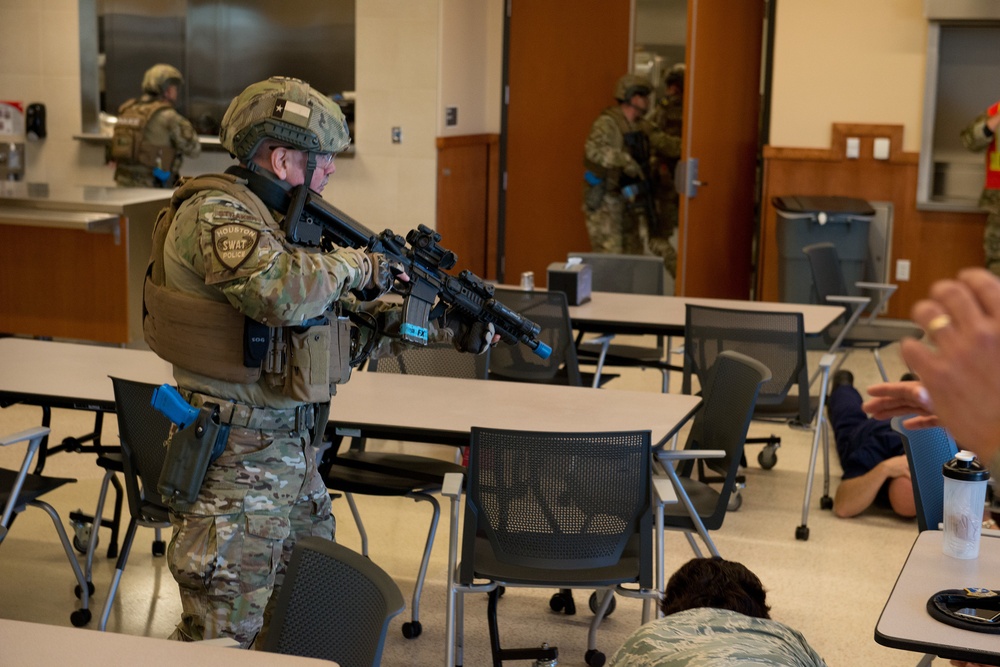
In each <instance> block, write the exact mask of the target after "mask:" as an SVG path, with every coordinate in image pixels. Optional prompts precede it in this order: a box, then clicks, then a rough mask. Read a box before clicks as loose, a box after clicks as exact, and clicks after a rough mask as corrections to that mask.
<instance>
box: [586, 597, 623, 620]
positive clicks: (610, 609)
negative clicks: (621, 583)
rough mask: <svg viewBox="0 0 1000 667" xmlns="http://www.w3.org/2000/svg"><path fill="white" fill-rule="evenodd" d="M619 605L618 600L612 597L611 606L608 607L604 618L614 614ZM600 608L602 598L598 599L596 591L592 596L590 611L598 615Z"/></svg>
mask: <svg viewBox="0 0 1000 667" xmlns="http://www.w3.org/2000/svg"><path fill="white" fill-rule="evenodd" d="M617 605H618V598H616V597H614V596H612V597H611V604H609V605H608V610H607V611H606V612H604V618H607V617H608V616H610V615H611V612H613V611H614V610H615V607H616V606H617ZM600 606H601V600H600V598H598V597H597V591H594V592H593V593H591V594H590V611H591V613H594V614H596V613H597V610H598V608H600Z"/></svg>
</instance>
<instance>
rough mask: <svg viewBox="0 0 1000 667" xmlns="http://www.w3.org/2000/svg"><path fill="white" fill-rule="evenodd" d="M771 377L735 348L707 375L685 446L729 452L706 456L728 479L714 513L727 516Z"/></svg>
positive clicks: (723, 353)
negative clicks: (764, 386) (762, 389)
mask: <svg viewBox="0 0 1000 667" xmlns="http://www.w3.org/2000/svg"><path fill="white" fill-rule="evenodd" d="M770 376H771V373H770V371H768V369H767V367H766V366H764V364H762V363H760V362H759V361H757V360H756V359H751V358H750V357H748V356H746V355H744V354H741V353H739V352H735V351H733V350H726V351H724V352H721V353H720V354H719V356H718V357H717V358H716V360H715V363H714V364H712V367H711V368H710V369H709V371H708V373H707V374H706V377H705V385H704V386H703V387H702V404H701V408H700V409H699V410H698V412H697V414H696V415H695V418H694V422H693V423H692V425H691V431H690V433H689V434H688V439H687V443H686V445H685V449H721V450H724V451H725V452H726V455H725V457H723V458H719V459H705V465H707V466H708V467H709V468H711V469H712V470H713V471H715V472H716V473H718V474H719V475H721V476H723V477H724V478H725V480H724V482H723V485H722V490H721V491H720V494H719V503H718V506H717V508H716V511H715V512H714V513H713V516H716V517H718V516H724V515H725V512H726V506H727V504H728V503H729V496H730V494H731V493H732V490H733V485H734V484H735V482H736V473H737V471H738V469H739V466H740V460H741V459H742V457H743V445H744V443H745V442H746V437H747V431H748V430H749V429H750V419H751V418H752V417H753V411H754V407H755V405H756V403H757V394H758V392H759V390H760V387H761V385H762V384H763V383H764V382H766V381H767V380H768V378H770ZM706 525H708V522H707V521H706Z"/></svg>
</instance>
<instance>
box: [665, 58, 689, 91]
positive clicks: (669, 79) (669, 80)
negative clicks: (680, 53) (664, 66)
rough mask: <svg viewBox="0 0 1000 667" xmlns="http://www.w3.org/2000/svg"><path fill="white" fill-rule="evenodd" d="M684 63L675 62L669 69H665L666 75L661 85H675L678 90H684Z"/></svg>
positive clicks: (666, 86) (667, 86)
mask: <svg viewBox="0 0 1000 667" xmlns="http://www.w3.org/2000/svg"><path fill="white" fill-rule="evenodd" d="M684 70H685V67H684V63H677V64H676V65H674V66H673V67H671V68H670V69H669V70H667V74H666V76H664V77H663V87H664V88H669V87H670V86H677V88H678V89H679V90H682V91H683V90H684Z"/></svg>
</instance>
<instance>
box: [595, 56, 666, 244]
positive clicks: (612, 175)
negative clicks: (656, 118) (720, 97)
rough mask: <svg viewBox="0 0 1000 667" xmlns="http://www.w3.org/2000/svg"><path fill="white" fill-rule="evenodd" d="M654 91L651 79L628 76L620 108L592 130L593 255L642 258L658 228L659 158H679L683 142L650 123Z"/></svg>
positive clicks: (618, 91) (619, 90)
mask: <svg viewBox="0 0 1000 667" xmlns="http://www.w3.org/2000/svg"><path fill="white" fill-rule="evenodd" d="M652 90H653V88H652V86H651V85H650V83H649V80H648V79H647V78H646V77H643V76H639V75H636V74H626V75H625V76H623V77H622V78H621V79H619V80H618V83H617V85H616V86H615V100H616V104H615V105H613V106H611V107H608V108H607V109H605V110H604V111H602V112H601V114H600V115H599V116H598V117H597V119H596V120H595V121H594V123H593V125H592V126H591V128H590V134H589V135H588V137H587V142H586V145H585V148H584V161H583V162H584V168H585V171H584V188H583V210H584V213H585V214H586V218H587V232H588V234H589V235H590V244H591V249H592V250H593V251H594V252H607V253H618V254H633V255H638V254H643V253H644V252H645V244H644V243H643V236H644V230H645V234H648V229H649V228H650V227H653V228H654V229H655V228H656V227H657V226H658V225H659V213H658V211H657V194H656V190H657V187H658V178H659V177H658V175H657V174H656V173H655V172H654V167H655V165H654V156H659V157H660V158H662V159H666V158H668V157H669V156H670V155H674V156H677V155H679V154H680V139H679V137H670V136H668V135H667V134H666V133H664V132H663V131H661V130H659V129H657V128H656V127H655V126H654V125H653V124H652V123H651V122H650V121H648V120H647V119H646V115H647V114H648V113H649V94H650V93H651V92H652Z"/></svg>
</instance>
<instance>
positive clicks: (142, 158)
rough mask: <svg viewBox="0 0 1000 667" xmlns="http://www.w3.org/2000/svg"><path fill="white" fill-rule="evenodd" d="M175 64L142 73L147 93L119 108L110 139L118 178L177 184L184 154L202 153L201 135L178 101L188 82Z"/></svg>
mask: <svg viewBox="0 0 1000 667" xmlns="http://www.w3.org/2000/svg"><path fill="white" fill-rule="evenodd" d="M183 82H184V81H183V77H182V76H181V73H180V70H178V69H177V68H176V67H174V66H172V65H164V64H160V65H153V66H152V67H150V68H149V69H148V70H146V73H145V75H144V76H143V77H142V95H141V96H140V97H136V98H132V99H130V100H128V101H126V102H125V103H124V104H122V105H121V106H120V107H119V108H118V122H117V123H115V130H114V135H113V136H112V138H111V159H112V160H114V162H115V183H117V184H118V185H124V186H130V187H145V188H172V187H174V185H176V184H177V178H178V173H179V172H180V168H181V162H182V161H183V159H184V157H185V156H187V157H197V156H198V154H199V153H201V144H199V143H198V135H197V134H196V133H195V131H194V127H193V126H192V125H191V123H190V121H188V119H187V118H185V117H184V116H183V115H181V113H180V112H179V111H177V109H175V108H174V105H175V104H176V103H177V97H178V95H179V91H180V86H181V84H182V83H183Z"/></svg>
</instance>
